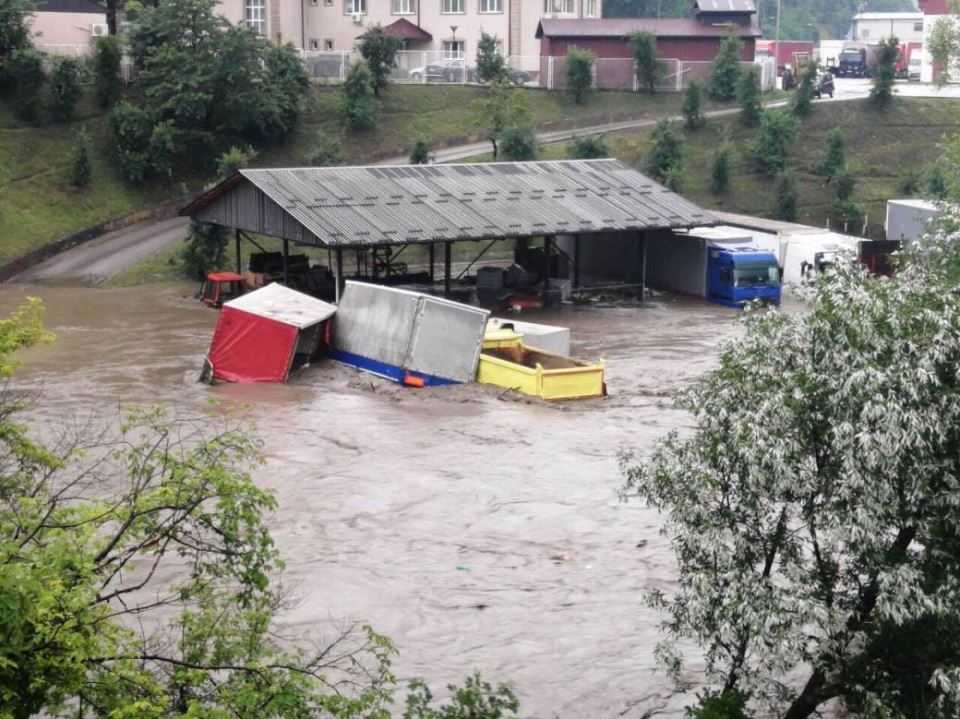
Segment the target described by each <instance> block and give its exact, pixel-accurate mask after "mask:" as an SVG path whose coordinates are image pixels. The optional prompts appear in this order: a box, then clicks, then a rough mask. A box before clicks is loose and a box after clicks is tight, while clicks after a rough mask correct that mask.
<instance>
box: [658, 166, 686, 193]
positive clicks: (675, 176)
mask: <svg viewBox="0 0 960 719" xmlns="http://www.w3.org/2000/svg"><path fill="white" fill-rule="evenodd" d="M685 179H686V178H685V176H684V173H683V167H671V168H670V169H669V170H667V175H666V177H664V178H663V184H664V185H665V186H666V188H667V189H668V190H672V191H674V192H683V186H684V181H685Z"/></svg>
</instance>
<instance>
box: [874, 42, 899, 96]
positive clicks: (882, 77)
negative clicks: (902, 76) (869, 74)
mask: <svg viewBox="0 0 960 719" xmlns="http://www.w3.org/2000/svg"><path fill="white" fill-rule="evenodd" d="M899 56H900V41H899V40H897V38H896V37H893V36H891V37H889V38H887V39H886V40H881V41H880V47H879V48H878V49H877V66H876V67H875V68H874V70H873V81H872V84H871V87H870V103H871V104H872V105H873V106H874V107H875V108H876V109H878V110H886V109H887V108H888V107H889V106H890V103H891V102H893V83H894V80H895V79H896V77H897V69H896V65H897V58H898V57H899Z"/></svg>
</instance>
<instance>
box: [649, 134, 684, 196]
mask: <svg viewBox="0 0 960 719" xmlns="http://www.w3.org/2000/svg"><path fill="white" fill-rule="evenodd" d="M651 139H652V140H653V147H651V148H650V152H649V153H648V154H647V158H646V161H645V162H644V166H643V167H644V171H645V172H646V173H647V174H648V175H650V177H652V178H653V179H655V180H658V181H660V182H666V180H667V178H668V176H669V175H670V173H671V171H673V170H676V171H682V170H683V164H684V162H685V161H686V156H687V148H686V140H685V139H684V137H683V133H682V132H680V130H678V129H677V126H676V125H675V124H674V123H673V122H671V121H669V120H660V122H658V123H657V125H656V127H654V128H653V135H652V136H651ZM676 180H677V178H676V177H675V178H674V181H676Z"/></svg>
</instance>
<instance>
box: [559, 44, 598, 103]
mask: <svg viewBox="0 0 960 719" xmlns="http://www.w3.org/2000/svg"><path fill="white" fill-rule="evenodd" d="M596 59H597V56H596V55H594V54H593V53H592V52H590V51H589V50H583V49H581V48H579V47H572V48H570V51H569V52H568V53H567V57H566V71H565V74H566V79H567V92H569V93H570V96H571V97H572V98H573V101H574V103H576V104H577V105H580V104H582V103H584V102H586V99H587V97H588V95H589V94H590V91H591V89H592V88H593V64H594V61H596Z"/></svg>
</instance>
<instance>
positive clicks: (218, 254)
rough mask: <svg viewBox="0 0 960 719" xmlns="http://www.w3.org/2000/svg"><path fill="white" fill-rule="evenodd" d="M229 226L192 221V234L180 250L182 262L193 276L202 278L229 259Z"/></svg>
mask: <svg viewBox="0 0 960 719" xmlns="http://www.w3.org/2000/svg"><path fill="white" fill-rule="evenodd" d="M228 240H229V236H228V234H227V228H226V227H223V226H222V225H211V224H208V223H206V222H197V221H196V220H193V221H191V222H190V234H189V235H188V236H187V238H186V239H185V240H184V241H183V242H184V245H183V247H182V248H181V250H180V264H181V265H182V267H183V270H184V272H186V274H187V275H189V276H190V277H192V278H195V279H198V280H202V279H203V278H204V277H206V276H207V273H208V272H212V271H213V270H219V269H221V268H223V265H224V263H226V261H227V242H228Z"/></svg>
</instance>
